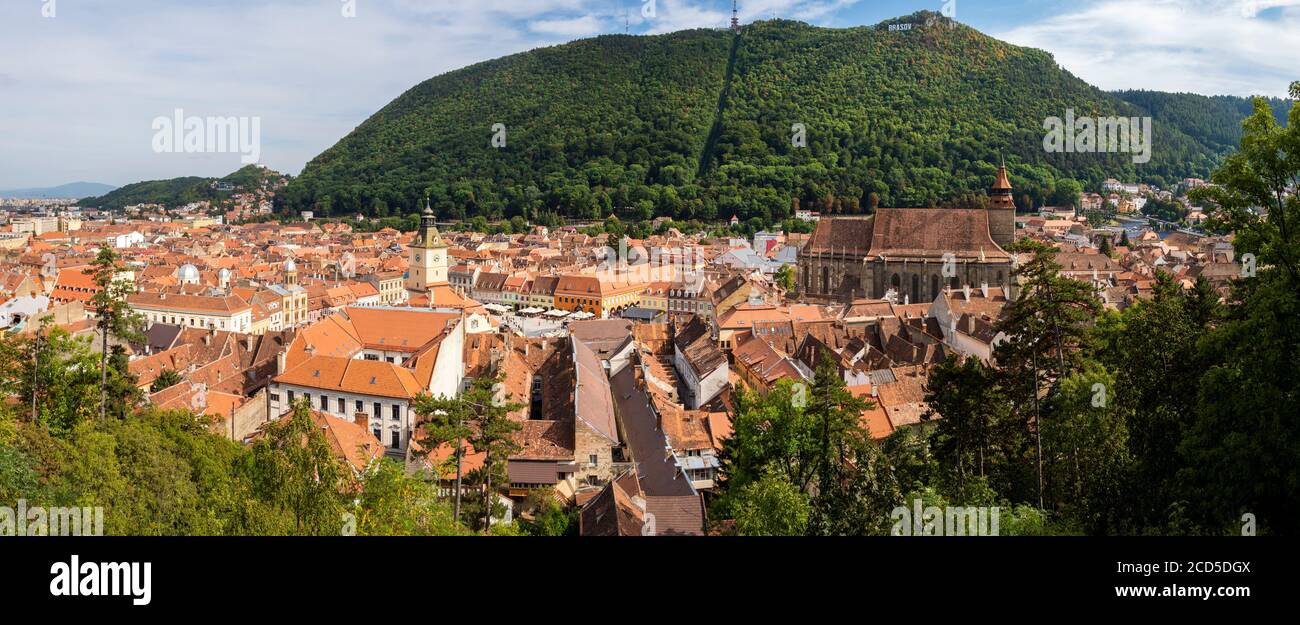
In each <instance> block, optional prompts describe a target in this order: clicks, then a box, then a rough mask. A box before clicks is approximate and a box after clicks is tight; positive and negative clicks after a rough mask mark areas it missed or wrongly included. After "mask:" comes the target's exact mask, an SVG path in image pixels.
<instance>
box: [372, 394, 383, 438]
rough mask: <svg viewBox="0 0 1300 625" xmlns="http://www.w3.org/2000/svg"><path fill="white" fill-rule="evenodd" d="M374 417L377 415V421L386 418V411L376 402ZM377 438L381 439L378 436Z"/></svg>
mask: <svg viewBox="0 0 1300 625" xmlns="http://www.w3.org/2000/svg"><path fill="white" fill-rule="evenodd" d="M374 415H375V418H376V419H382V418H384V409H383V406H380V405H379V402H375V412H374ZM375 438H379V437H378V436H376V437H375Z"/></svg>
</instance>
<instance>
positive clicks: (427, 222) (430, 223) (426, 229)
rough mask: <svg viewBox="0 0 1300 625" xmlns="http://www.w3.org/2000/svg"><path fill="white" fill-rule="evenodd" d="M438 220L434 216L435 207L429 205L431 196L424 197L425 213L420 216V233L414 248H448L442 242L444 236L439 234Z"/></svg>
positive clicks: (417, 234)
mask: <svg viewBox="0 0 1300 625" xmlns="http://www.w3.org/2000/svg"><path fill="white" fill-rule="evenodd" d="M437 221H438V218H437V217H436V216H435V215H434V214H433V206H432V205H430V204H429V196H428V195H425V196H424V213H423V214H421V215H420V231H419V232H417V233H416V236H415V243H414V244H413V247H422V248H435V247H447V244H446V243H444V242H443V241H442V235H441V234H438V225H437Z"/></svg>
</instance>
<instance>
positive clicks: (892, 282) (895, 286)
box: [889, 274, 902, 295]
mask: <svg viewBox="0 0 1300 625" xmlns="http://www.w3.org/2000/svg"><path fill="white" fill-rule="evenodd" d="M889 286H890V287H891V288H893V289H894V292H895V293H898V289H899V287H900V286H902V282H901V281H900V280H899V278H898V274H894V276H893V277H892V278H890V279H889ZM898 294H899V295H902V293H898Z"/></svg>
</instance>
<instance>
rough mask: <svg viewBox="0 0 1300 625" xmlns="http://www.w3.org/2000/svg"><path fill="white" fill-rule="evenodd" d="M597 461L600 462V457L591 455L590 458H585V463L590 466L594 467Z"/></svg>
mask: <svg viewBox="0 0 1300 625" xmlns="http://www.w3.org/2000/svg"><path fill="white" fill-rule="evenodd" d="M599 461H600V457H599V456H597V455H596V454H591V455H590V456H587V462H588V463H590V464H593V465H594V464H597V463H598V462H599Z"/></svg>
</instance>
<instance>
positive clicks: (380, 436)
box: [374, 428, 384, 441]
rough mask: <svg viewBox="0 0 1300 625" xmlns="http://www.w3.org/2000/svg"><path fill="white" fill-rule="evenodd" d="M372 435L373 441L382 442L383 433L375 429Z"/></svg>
mask: <svg viewBox="0 0 1300 625" xmlns="http://www.w3.org/2000/svg"><path fill="white" fill-rule="evenodd" d="M374 434H375V440H378V441H382V440H384V433H383V432H380V431H379V428H375V430H374Z"/></svg>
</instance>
